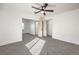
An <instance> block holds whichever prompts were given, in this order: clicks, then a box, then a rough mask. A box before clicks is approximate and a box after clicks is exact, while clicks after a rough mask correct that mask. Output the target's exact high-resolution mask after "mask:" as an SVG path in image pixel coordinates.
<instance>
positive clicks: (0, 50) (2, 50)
mask: <svg viewBox="0 0 79 59" xmlns="http://www.w3.org/2000/svg"><path fill="white" fill-rule="evenodd" d="M35 37H36V36H33V35H30V34H23V41H21V42H16V43H13V44H8V45H4V46H0V55H32V53H31V52H30V51H29V49H28V48H27V47H26V46H25V45H26V44H27V43H29V42H31V41H32V40H33V39H34V38H35ZM41 39H42V40H45V41H46V42H45V44H44V46H43V48H42V50H41V52H40V55H78V54H79V45H75V44H71V43H67V42H63V41H59V40H57V39H52V38H51V37H43V38H41ZM36 48H37V47H36ZM32 50H33V49H32Z"/></svg>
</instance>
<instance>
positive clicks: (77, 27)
mask: <svg viewBox="0 0 79 59" xmlns="http://www.w3.org/2000/svg"><path fill="white" fill-rule="evenodd" d="M52 28H53V32H52V37H53V38H56V39H58V40H62V41H67V42H71V43H74V44H79V9H77V10H73V11H69V12H65V13H62V14H58V15H55V16H54V17H53V27H52Z"/></svg>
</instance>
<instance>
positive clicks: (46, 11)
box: [44, 10, 54, 12]
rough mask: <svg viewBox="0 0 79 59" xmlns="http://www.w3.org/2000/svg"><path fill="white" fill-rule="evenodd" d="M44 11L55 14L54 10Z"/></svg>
mask: <svg viewBox="0 0 79 59" xmlns="http://www.w3.org/2000/svg"><path fill="white" fill-rule="evenodd" d="M44 11H46V12H54V10H44Z"/></svg>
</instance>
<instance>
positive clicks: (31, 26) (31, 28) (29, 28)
mask: <svg viewBox="0 0 79 59" xmlns="http://www.w3.org/2000/svg"><path fill="white" fill-rule="evenodd" d="M22 22H23V23H24V30H23V33H29V34H33V35H35V23H34V21H33V20H29V19H23V20H22Z"/></svg>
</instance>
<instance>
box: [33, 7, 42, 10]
mask: <svg viewBox="0 0 79 59" xmlns="http://www.w3.org/2000/svg"><path fill="white" fill-rule="evenodd" d="M32 8H35V9H38V10H41V9H39V8H37V7H34V6H32Z"/></svg>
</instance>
